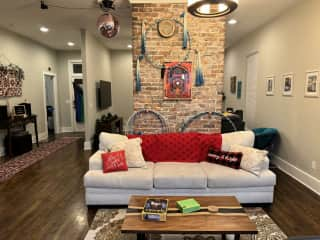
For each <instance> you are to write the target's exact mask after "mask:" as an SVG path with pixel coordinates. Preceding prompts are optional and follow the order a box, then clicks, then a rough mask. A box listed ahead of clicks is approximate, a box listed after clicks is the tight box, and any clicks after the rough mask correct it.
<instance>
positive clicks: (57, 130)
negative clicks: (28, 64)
mask: <svg viewBox="0 0 320 240" xmlns="http://www.w3.org/2000/svg"><path fill="white" fill-rule="evenodd" d="M46 76H50V77H52V81H53V96H54V115H53V116H54V133H55V134H57V133H60V118H59V101H58V83H57V74H56V73H52V72H43V73H42V80H43V81H42V82H43V84H42V87H43V88H42V89H43V109H44V116H45V118H44V126H45V129H46V136H47V137H48V119H47V98H46Z"/></svg>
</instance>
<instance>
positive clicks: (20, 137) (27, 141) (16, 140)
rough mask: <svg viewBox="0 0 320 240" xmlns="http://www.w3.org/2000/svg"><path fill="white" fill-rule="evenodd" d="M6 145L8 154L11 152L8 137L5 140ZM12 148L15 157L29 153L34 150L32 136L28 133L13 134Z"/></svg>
mask: <svg viewBox="0 0 320 240" xmlns="http://www.w3.org/2000/svg"><path fill="white" fill-rule="evenodd" d="M4 144H5V148H6V153H7V154H8V153H9V152H8V151H9V139H8V136H6V137H5V139H4ZM11 147H12V154H13V155H14V156H18V155H21V154H23V153H26V152H29V151H31V150H32V136H31V134H30V133H28V132H27V131H19V132H13V133H12V135H11Z"/></svg>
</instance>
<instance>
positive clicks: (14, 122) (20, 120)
mask: <svg viewBox="0 0 320 240" xmlns="http://www.w3.org/2000/svg"><path fill="white" fill-rule="evenodd" d="M29 123H33V125H34V132H35V135H36V143H37V146H38V147H39V138H38V126H37V115H31V116H28V117H15V118H9V119H7V120H1V121H0V129H7V132H8V142H9V144H8V148H9V149H8V154H9V157H12V142H11V137H12V136H11V129H13V128H16V127H21V126H22V127H23V129H24V130H25V129H26V125H27V124H29Z"/></svg>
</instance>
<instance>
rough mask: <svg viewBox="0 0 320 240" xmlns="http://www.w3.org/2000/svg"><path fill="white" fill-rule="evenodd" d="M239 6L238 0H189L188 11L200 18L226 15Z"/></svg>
mask: <svg viewBox="0 0 320 240" xmlns="http://www.w3.org/2000/svg"><path fill="white" fill-rule="evenodd" d="M237 7H238V0H188V12H189V13H191V14H192V15H193V16H195V17H200V18H214V17H221V16H225V15H228V14H230V13H231V12H233V11H234V10H236V9H237Z"/></svg>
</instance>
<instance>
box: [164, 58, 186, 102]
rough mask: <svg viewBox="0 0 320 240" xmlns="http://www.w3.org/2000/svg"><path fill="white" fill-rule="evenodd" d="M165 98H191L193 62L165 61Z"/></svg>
mask: <svg viewBox="0 0 320 240" xmlns="http://www.w3.org/2000/svg"><path fill="white" fill-rule="evenodd" d="M165 69H166V70H165V73H164V100H191V90H192V78H191V70H192V63H191V62H168V63H165Z"/></svg>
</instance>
